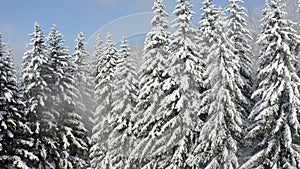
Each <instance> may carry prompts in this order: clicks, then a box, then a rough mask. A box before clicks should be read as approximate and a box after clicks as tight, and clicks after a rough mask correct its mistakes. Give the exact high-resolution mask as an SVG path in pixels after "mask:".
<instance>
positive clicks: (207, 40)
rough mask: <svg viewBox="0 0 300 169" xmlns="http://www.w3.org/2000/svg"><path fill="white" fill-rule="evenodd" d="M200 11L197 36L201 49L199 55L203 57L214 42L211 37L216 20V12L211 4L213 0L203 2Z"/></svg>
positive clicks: (213, 33)
mask: <svg viewBox="0 0 300 169" xmlns="http://www.w3.org/2000/svg"><path fill="white" fill-rule="evenodd" d="M201 11H202V14H201V18H200V22H199V24H200V27H199V36H200V37H201V38H200V41H199V42H198V43H200V44H199V45H200V46H202V48H203V49H202V51H201V53H202V54H203V56H206V55H207V53H208V50H209V49H210V47H211V46H212V44H213V42H214V39H212V37H213V35H215V22H216V20H217V18H218V10H217V8H216V7H215V5H214V4H213V0H204V1H203V7H202V8H201Z"/></svg>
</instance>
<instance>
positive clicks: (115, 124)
mask: <svg viewBox="0 0 300 169" xmlns="http://www.w3.org/2000/svg"><path fill="white" fill-rule="evenodd" d="M119 54H120V59H118V62H117V66H116V73H115V80H114V81H115V83H114V84H115V86H116V87H115V90H114V92H113V97H114V98H115V99H114V102H113V105H112V107H113V108H112V112H111V114H112V115H111V119H110V121H109V124H110V125H111V126H112V132H111V134H110V135H109V138H108V148H109V149H108V152H107V156H106V157H107V159H108V160H109V161H110V167H109V168H110V169H124V168H125V167H126V161H127V159H128V157H129V153H130V151H131V149H132V148H133V147H134V142H133V140H132V139H131V137H130V134H131V133H130V132H131V131H132V126H133V122H132V116H133V115H134V108H135V105H136V97H137V80H136V73H135V67H134V66H133V65H132V60H131V58H130V57H131V54H130V48H129V46H128V44H127V41H126V39H125V38H124V39H123V40H122V42H121V49H120V52H119Z"/></svg>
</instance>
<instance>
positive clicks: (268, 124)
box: [241, 0, 300, 169]
mask: <svg viewBox="0 0 300 169" xmlns="http://www.w3.org/2000/svg"><path fill="white" fill-rule="evenodd" d="M266 6H267V7H268V5H266ZM269 7H270V12H265V13H264V14H265V15H267V16H264V18H265V19H264V21H265V25H266V24H267V26H265V27H264V30H263V31H262V34H261V35H260V38H259V39H258V43H259V44H260V46H261V47H262V49H261V53H260V60H261V64H260V70H259V74H258V82H259V85H258V88H257V89H256V91H255V92H254V94H253V96H252V97H253V98H256V99H257V102H256V104H255V106H254V108H253V110H252V112H251V114H250V116H249V118H250V119H251V120H252V121H253V125H252V127H251V130H250V132H249V133H248V137H249V138H251V139H252V140H255V139H259V141H260V144H259V147H257V148H256V149H255V152H254V154H253V156H252V157H251V158H250V159H249V160H248V161H247V162H246V163H245V164H244V165H243V166H242V167H241V168H242V169H246V168H262V169H266V168H274V169H279V168H291V169H296V168H299V167H300V163H299V159H300V149H299V147H300V145H299V129H300V124H299V111H300V109H299V104H300V100H299V98H300V94H299V89H298V86H299V80H300V79H299V76H298V75H297V73H296V70H295V64H296V62H297V60H298V58H297V52H296V50H295V48H296V47H297V45H299V43H300V36H299V35H297V33H296V31H295V30H294V29H293V28H292V27H291V26H290V25H289V23H290V22H289V20H288V19H285V18H284V17H285V12H284V11H283V8H284V4H283V3H282V2H281V0H271V4H270V6H269ZM265 11H266V10H265Z"/></svg>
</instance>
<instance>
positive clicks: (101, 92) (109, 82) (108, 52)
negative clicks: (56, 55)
mask: <svg viewBox="0 0 300 169" xmlns="http://www.w3.org/2000/svg"><path fill="white" fill-rule="evenodd" d="M99 57H101V58H99V59H98V61H99V62H98V64H97V71H98V74H97V76H96V80H95V81H96V82H97V84H96V86H95V96H96V101H97V105H98V107H97V109H96V113H95V119H96V122H95V126H94V128H93V135H92V141H93V143H94V144H93V145H92V148H91V154H90V156H91V158H92V159H91V167H92V168H95V169H96V168H101V169H102V168H103V169H107V168H109V166H108V165H109V162H108V161H105V160H104V159H105V156H106V155H107V148H108V145H107V138H108V136H109V133H110V132H111V131H112V128H111V125H110V124H109V119H110V118H111V111H112V104H113V91H114V74H115V69H116V62H117V60H118V56H117V50H116V48H115V45H114V43H113V41H112V36H111V34H110V33H109V34H108V35H107V38H106V44H105V49H104V50H103V55H102V56H101V55H99Z"/></svg>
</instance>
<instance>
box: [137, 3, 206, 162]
mask: <svg viewBox="0 0 300 169" xmlns="http://www.w3.org/2000/svg"><path fill="white" fill-rule="evenodd" d="M177 2H178V4H177V5H176V7H175V10H174V14H175V15H176V18H175V19H174V20H173V21H172V22H173V27H174V28H177V30H176V32H175V33H174V34H172V36H171V40H172V41H171V44H170V46H171V47H170V56H169V58H168V61H167V63H168V65H169V68H168V69H167V73H168V75H169V76H170V77H168V78H167V79H166V80H165V81H164V83H163V86H162V88H163V90H164V92H165V97H164V98H163V100H162V103H161V105H160V107H159V109H158V113H157V114H156V115H155V119H156V120H157V122H156V123H155V125H154V126H153V127H152V130H151V131H153V134H152V135H153V136H154V137H153V136H152V137H150V138H149V141H148V142H147V144H145V145H144V149H143V151H144V152H149V153H150V154H151V155H152V156H154V157H157V158H155V159H154V160H153V161H151V162H150V163H148V164H147V166H146V167H150V168H151V167H153V168H187V167H188V165H187V162H186V159H187V157H188V154H189V152H190V148H191V146H192V144H193V142H194V140H193V138H194V137H195V135H196V133H197V132H198V131H199V130H200V127H201V124H202V121H201V120H200V118H198V102H199V101H200V93H201V92H202V91H203V79H202V75H203V67H204V64H203V61H202V57H201V56H200V54H199V53H198V51H199V49H198V48H197V45H196V42H197V41H198V39H196V38H197V36H196V35H197V31H196V29H195V28H193V27H192V25H191V23H190V22H191V19H192V15H193V12H192V11H191V10H190V9H191V7H192V5H191V4H190V3H189V0H177Z"/></svg>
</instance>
